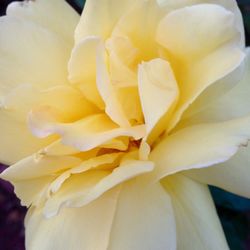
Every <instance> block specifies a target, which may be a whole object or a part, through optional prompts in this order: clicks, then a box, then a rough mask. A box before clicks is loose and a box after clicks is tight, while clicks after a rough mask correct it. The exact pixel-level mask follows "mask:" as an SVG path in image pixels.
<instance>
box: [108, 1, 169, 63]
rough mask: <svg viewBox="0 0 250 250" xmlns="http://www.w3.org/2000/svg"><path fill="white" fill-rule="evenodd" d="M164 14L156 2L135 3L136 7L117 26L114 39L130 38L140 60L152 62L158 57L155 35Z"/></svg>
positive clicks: (113, 33)
mask: <svg viewBox="0 0 250 250" xmlns="http://www.w3.org/2000/svg"><path fill="white" fill-rule="evenodd" d="M164 13H165V10H164V9H163V8H161V7H160V6H159V5H158V4H157V1H155V0H149V1H141V0H139V1H135V4H134V6H132V8H131V9H129V10H128V11H127V12H125V13H124V15H123V16H122V17H121V18H120V19H119V21H118V22H117V24H116V25H115V27H114V30H113V32H112V37H123V38H125V39H126V38H129V40H130V43H132V44H133V46H134V47H135V48H138V50H139V53H140V55H141V58H140V60H144V61H147V60H151V59H152V58H155V57H156V56H157V55H158V48H159V46H158V44H157V42H156V40H155V35H156V29H157V25H158V22H159V20H160V19H161V18H162V17H163V16H164ZM145 27H146V28H145Z"/></svg>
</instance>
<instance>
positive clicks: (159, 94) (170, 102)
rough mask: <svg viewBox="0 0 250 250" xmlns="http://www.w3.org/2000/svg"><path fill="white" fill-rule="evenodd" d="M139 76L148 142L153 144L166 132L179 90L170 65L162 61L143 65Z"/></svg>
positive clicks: (156, 60) (158, 60) (153, 61)
mask: <svg viewBox="0 0 250 250" xmlns="http://www.w3.org/2000/svg"><path fill="white" fill-rule="evenodd" d="M138 75H139V76H138V77H139V94H140V98H141V103H142V109H143V113H144V118H145V124H146V129H147V135H148V136H149V138H148V140H149V142H150V141H151V142H152V141H153V140H154V139H155V138H157V137H158V136H159V135H160V134H161V133H162V132H163V131H164V130H165V127H166V123H167V122H168V121H169V116H170V115H171V114H172V112H173V109H174V108H175V105H176V103H177V101H178V97H179V90H178V86H177V83H176V80H175V77H174V74H173V72H172V69H171V67H170V65H169V63H168V62H167V61H164V60H162V59H155V60H152V61H150V62H148V63H143V64H142V65H140V67H139V73H138ZM150 133H151V134H150Z"/></svg>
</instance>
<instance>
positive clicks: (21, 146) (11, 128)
mask: <svg viewBox="0 0 250 250" xmlns="http://www.w3.org/2000/svg"><path fill="white" fill-rule="evenodd" d="M18 115H19V114H18V113H17V112H15V111H13V110H0V138H1V143H0V162H1V163H4V164H6V165H11V164H14V163H15V162H17V161H19V160H21V159H23V158H24V157H27V156H29V155H31V154H33V153H35V152H37V151H38V150H40V149H41V148H43V147H45V146H47V145H48V144H50V143H51V142H53V141H54V140H55V139H56V137H55V136H50V137H47V138H44V139H40V138H37V137H35V136H34V135H33V134H32V133H31V131H30V130H29V129H28V127H27V124H26V122H25V121H23V120H21V121H20V119H19V118H17V117H18ZM24 142H25V143H24Z"/></svg>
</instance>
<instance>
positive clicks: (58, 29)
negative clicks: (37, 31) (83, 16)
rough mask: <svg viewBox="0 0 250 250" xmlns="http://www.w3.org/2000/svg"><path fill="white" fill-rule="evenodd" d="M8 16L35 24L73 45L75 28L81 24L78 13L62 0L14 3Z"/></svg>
mask: <svg viewBox="0 0 250 250" xmlns="http://www.w3.org/2000/svg"><path fill="white" fill-rule="evenodd" d="M7 15H8V16H11V17H17V18H20V19H24V20H27V21H31V22H35V23H37V24H39V25H41V26H43V27H44V28H46V29H48V30H50V31H53V32H55V33H57V34H58V35H60V36H62V39H65V40H67V41H68V42H70V43H71V44H72V43H73V40H74V30H75V27H76V25H77V23H78V22H79V15H78V14H77V12H76V11H75V10H73V8H71V7H70V5H69V4H68V3H67V2H66V1H62V0H53V1H51V0H36V1H23V2H21V3H20V2H13V3H11V4H9V6H8V8H7ZM65 17H67V18H65Z"/></svg>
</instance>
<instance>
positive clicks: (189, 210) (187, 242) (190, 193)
mask: <svg viewBox="0 0 250 250" xmlns="http://www.w3.org/2000/svg"><path fill="white" fill-rule="evenodd" d="M162 183H163V185H164V188H165V189H166V191H167V192H168V194H169V195H170V197H171V200H172V203H173V209H174V213H175V218H176V227H177V232H176V234H177V248H178V249H180V250H192V249H221V250H222V249H223V250H224V249H225V250H228V245H227V242H226V239H225V236H224V233H223V230H222V227H221V225H220V221H219V218H218V216H217V213H216V210H215V206H214V203H213V200H212V197H211V195H210V193H209V190H208V188H207V186H205V185H201V184H199V183H197V182H194V181H192V180H191V179H189V178H186V177H184V176H181V175H174V176H171V177H167V178H165V179H164V180H163V181H162Z"/></svg>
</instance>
